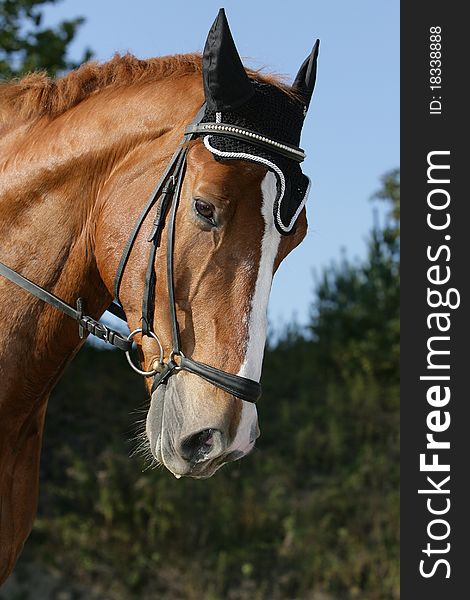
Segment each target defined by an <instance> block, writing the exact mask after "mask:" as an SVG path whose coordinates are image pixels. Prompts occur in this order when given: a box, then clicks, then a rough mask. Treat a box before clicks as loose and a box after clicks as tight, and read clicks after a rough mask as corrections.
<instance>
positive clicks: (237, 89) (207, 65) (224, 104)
mask: <svg viewBox="0 0 470 600" xmlns="http://www.w3.org/2000/svg"><path fill="white" fill-rule="evenodd" d="M202 77H203V81H204V94H205V97H206V102H207V105H208V108H209V109H212V110H216V111H223V110H230V109H234V108H237V107H239V106H241V105H242V104H244V103H245V102H246V101H247V100H249V98H251V96H252V95H253V94H254V88H253V86H252V85H251V82H250V80H249V78H248V75H247V74H246V71H245V69H244V67H243V65H242V61H241V60H240V56H239V55H238V51H237V48H236V47H235V42H234V41H233V38H232V34H231V32H230V28H229V26H228V22H227V17H226V16H225V11H224V9H223V8H221V9H220V10H219V14H218V15H217V18H216V19H215V21H214V23H213V24H212V27H211V29H210V31H209V34H208V36H207V40H206V45H205V47H204V53H203V56H202Z"/></svg>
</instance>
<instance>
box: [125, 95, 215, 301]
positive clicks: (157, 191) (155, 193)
mask: <svg viewBox="0 0 470 600" xmlns="http://www.w3.org/2000/svg"><path fill="white" fill-rule="evenodd" d="M205 110H206V104H205V103H204V104H203V105H202V106H201V108H200V109H199V111H198V112H197V114H196V116H195V117H194V119H193V121H192V123H191V124H193V123H197V122H198V121H200V120H201V119H202V117H203V116H204V113H205ZM189 138H190V135H189V134H188V135H186V134H185V135H184V136H183V138H182V139H181V141H180V143H179V144H178V147H177V148H176V150H175V152H174V153H173V156H172V157H171V159H170V162H169V163H168V165H167V166H166V168H165V170H164V171H163V175H162V176H161V177H160V179H159V181H158V183H157V185H156V186H155V188H154V190H153V192H152V193H151V194H150V197H149V199H148V200H147V203H146V204H145V206H144V208H143V209H142V211H141V213H140V215H139V218H138V219H137V221H136V223H135V225H134V227H133V228H132V231H131V232H130V234H129V237H128V238H127V242H126V245H125V246H124V250H123V253H122V255H121V259H120V261H119V264H118V268H117V270H116V275H115V277H114V299H115V301H116V302H117V303H118V304H121V302H120V300H119V290H120V287H121V281H122V276H123V273H124V269H125V268H126V264H127V261H128V260H129V256H130V254H131V250H132V246H133V245H134V242H135V240H136V238H137V235H138V233H139V231H140V228H141V227H142V224H143V222H144V221H145V219H146V217H147V215H148V213H149V212H150V210H151V209H152V207H153V206H154V204H155V202H156V201H157V200H158V198H159V196H160V193H161V191H162V189H163V186H164V184H165V182H166V180H167V178H168V176H169V174H170V173H171V171H172V170H173V167H174V166H175V163H176V161H177V160H178V157H179V155H180V152H181V149H182V148H183V146H184V144H185V143H186V141H187V140H188V139H189Z"/></svg>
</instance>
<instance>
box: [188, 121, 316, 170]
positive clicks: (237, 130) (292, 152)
mask: <svg viewBox="0 0 470 600" xmlns="http://www.w3.org/2000/svg"><path fill="white" fill-rule="evenodd" d="M184 133H185V134H187V135H189V134H204V133H205V134H215V135H226V136H228V137H233V138H238V139H240V140H244V141H246V142H249V143H250V144H255V145H257V146H262V147H263V148H268V149H269V150H271V151H274V152H277V153H278V154H281V155H282V156H285V157H286V158H290V159H291V160H295V161H296V162H299V163H300V162H302V161H304V160H305V157H306V154H305V152H304V150H302V148H297V147H296V146H290V145H289V144H284V143H283V142H278V141H277V140H272V139H270V138H268V137H266V136H264V135H262V134H261V133H256V132H254V131H250V130H249V129H243V128H242V127H237V126H235V125H228V124H225V123H199V124H198V125H189V126H188V127H186V130H185V132H184Z"/></svg>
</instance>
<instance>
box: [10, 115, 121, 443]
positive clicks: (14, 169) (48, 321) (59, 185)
mask: <svg viewBox="0 0 470 600" xmlns="http://www.w3.org/2000/svg"><path fill="white" fill-rule="evenodd" d="M9 142H10V143H9V144H8V147H6V145H5V144H2V145H1V146H0V173H1V174H0V214H1V219H0V239H1V240H2V243H1V250H0V260H1V261H2V262H4V263H5V264H7V265H8V266H9V267H11V268H12V269H14V270H16V271H17V272H19V273H21V274H22V275H24V276H25V277H27V278H28V279H30V280H32V281H33V282H35V283H37V284H38V285H40V286H42V287H44V288H45V289H47V290H48V291H51V292H53V293H54V294H56V295H57V296H59V297H60V298H62V299H64V300H65V301H67V302H69V303H72V304H73V303H74V302H75V300H76V299H77V297H79V296H83V297H85V298H87V300H88V301H89V303H90V306H88V307H87V310H88V311H90V312H95V313H98V314H100V313H101V312H102V311H103V310H104V308H105V306H106V302H107V301H109V295H108V293H107V291H106V289H105V288H104V285H103V284H102V283H101V280H100V278H99V275H98V273H97V269H96V265H95V261H94V255H93V214H94V209H95V205H94V203H95V199H96V192H95V190H94V186H96V185H99V178H97V177H96V173H95V171H96V169H94V168H91V158H90V157H87V155H86V153H85V152H84V151H83V149H82V148H81V146H80V144H79V135H78V134H77V133H76V132H74V130H73V128H70V135H69V136H67V132H66V128H63V127H57V126H56V131H54V124H52V125H49V126H44V125H43V126H41V125H40V124H38V125H37V126H33V127H31V128H29V129H28V130H27V131H21V129H20V130H19V131H18V135H17V136H15V137H14V138H12V136H9ZM77 154H78V155H77ZM0 323H1V327H0V371H1V381H2V385H1V389H0V422H1V421H2V418H1V417H2V414H3V415H5V411H8V412H11V411H13V413H15V414H18V413H24V414H28V413H29V411H30V409H31V408H32V406H34V405H38V404H40V399H41V398H47V396H48V394H49V391H50V389H51V387H52V386H53V384H54V383H55V381H56V380H57V378H58V376H59V374H60V373H61V371H62V370H63V368H64V366H65V364H66V363H67V361H68V359H69V358H70V357H71V356H72V355H73V353H74V352H75V351H76V350H77V349H78V347H79V345H80V343H81V342H80V339H79V338H78V336H77V333H76V331H77V325H76V323H74V321H73V320H72V319H70V318H69V317H66V316H64V315H63V314H62V313H60V312H58V311H57V310H55V309H54V308H52V307H50V306H48V305H45V304H44V303H43V302H42V301H40V300H38V299H37V298H35V297H34V296H32V295H31V294H28V293H26V292H25V291H23V290H22V289H20V288H19V287H18V286H16V285H14V284H12V283H10V282H8V281H6V280H5V279H4V278H2V277H0ZM12 402H14V406H12V405H11V404H12ZM20 421H21V419H20V420H19V422H20ZM3 422H6V421H5V419H4V420H3ZM0 427H1V425H0ZM10 431H11V430H10ZM0 436H1V433H0Z"/></svg>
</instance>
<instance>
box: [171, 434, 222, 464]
mask: <svg viewBox="0 0 470 600" xmlns="http://www.w3.org/2000/svg"><path fill="white" fill-rule="evenodd" d="M222 449H223V448H222V433H221V432H220V431H219V430H218V429H204V430H203V431H198V433H194V434H192V435H189V436H188V437H187V438H185V439H183V440H182V442H181V456H182V457H183V458H184V459H185V460H187V461H189V462H199V461H201V460H205V459H206V458H208V457H209V455H212V454H214V453H215V452H217V453H218V452H220V451H221V450H222Z"/></svg>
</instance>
